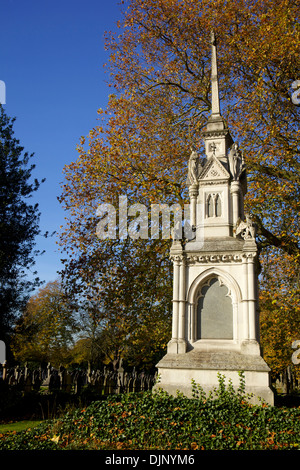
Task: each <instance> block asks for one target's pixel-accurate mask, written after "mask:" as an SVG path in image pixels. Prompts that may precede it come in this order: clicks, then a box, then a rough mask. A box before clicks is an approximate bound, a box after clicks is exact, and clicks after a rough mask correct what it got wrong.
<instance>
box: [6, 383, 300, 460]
mask: <svg viewBox="0 0 300 470" xmlns="http://www.w3.org/2000/svg"><path fill="white" fill-rule="evenodd" d="M193 386H194V397H193V398H191V399H188V398H186V397H184V396H183V395H181V394H178V395H177V396H176V397H173V396H170V395H168V394H167V393H166V392H163V391H155V392H153V393H152V392H144V393H130V394H123V395H111V396H109V397H108V398H107V399H106V400H101V401H95V402H93V403H91V404H90V405H89V406H86V407H79V408H76V409H75V410H70V411H69V412H66V413H65V414H64V415H63V416H62V417H60V418H57V419H54V420H49V421H44V422H42V423H41V424H39V425H38V426H36V427H35V428H34V429H33V428H31V429H29V428H28V429H25V430H23V431H18V432H16V431H13V432H7V433H3V434H2V435H0V449H1V450H6V449H9V450H35V449H37V450H44V449H47V450H154V449H157V450H192V451H194V450H275V449H276V450H295V449H300V407H298V408H291V409H290V408H286V407H281V408H277V407H272V406H269V405H267V404H264V403H262V404H261V405H259V406H258V405H256V406H255V405H250V404H249V401H248V400H247V396H246V395H245V393H244V385H243V377H241V386H240V388H239V389H238V390H237V391H235V390H233V387H232V386H231V384H229V385H228V386H226V387H225V382H224V378H223V377H222V376H220V377H219V388H218V389H217V390H216V391H215V393H214V396H211V395H209V396H205V394H204V393H203V391H202V390H201V387H199V386H198V385H197V384H193Z"/></svg>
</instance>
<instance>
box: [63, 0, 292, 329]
mask: <svg viewBox="0 0 300 470" xmlns="http://www.w3.org/2000/svg"><path fill="white" fill-rule="evenodd" d="M123 3H124V4H126V7H127V8H126V9H124V13H123V20H122V21H120V22H119V24H118V31H117V32H116V33H115V34H108V35H107V41H106V46H107V49H108V51H109V53H110V60H109V64H108V70H109V72H110V86H111V87H112V89H113V94H111V95H110V98H109V103H108V106H107V109H106V110H99V116H100V120H101V122H100V125H99V126H97V127H95V128H94V129H92V130H91V132H90V134H89V135H88V136H87V137H83V138H82V139H81V143H80V145H79V146H78V152H79V157H78V159H77V161H76V162H74V163H72V164H71V165H68V166H67V167H66V168H65V182H64V186H63V192H62V196H61V198H60V200H61V202H62V204H63V205H64V207H65V209H66V210H67V211H68V212H69V218H68V224H67V225H66V226H65V227H64V231H63V232H62V234H61V239H60V240H61V245H62V247H64V248H65V250H66V253H67V255H68V257H67V258H66V269H65V277H64V280H65V282H66V284H67V285H68V287H69V288H70V289H71V290H72V289H73V290H75V291H76V289H81V292H82V293H83V292H88V291H89V292H90V291H91V289H92V291H93V295H94V296H95V299H98V301H99V302H104V304H105V306H106V308H105V309H104V310H103V312H106V313H105V314H107V318H109V313H108V312H111V310H110V309H109V306H111V307H112V309H113V311H114V312H115V313H117V312H118V313H119V315H120V320H121V321H122V322H123V321H125V319H129V323H128V325H130V331H131V334H132V335H134V333H133V332H134V331H135V330H134V329H133V324H132V323H130V322H131V321H132V320H134V319H135V312H139V313H140V317H138V318H145V316H144V315H145V312H146V311H147V306H146V305H145V302H146V303H147V301H148V300H149V299H150V298H152V296H154V297H153V299H154V303H153V304H152V305H153V306H155V308H156V307H157V306H158V305H160V306H161V308H162V309H166V310H167V311H168V313H169V312H170V307H167V306H170V303H171V302H170V300H171V282H167V281H166V279H167V276H169V279H171V276H170V265H169V263H168V261H167V253H168V250H169V245H170V240H157V239H154V240H153V239H151V238H150V235H149V239H148V240H128V238H127V239H126V240H125V242H124V240H120V239H118V238H117V239H114V240H111V239H106V240H99V239H97V237H96V235H95V231H96V225H97V223H98V222H99V220H98V219H97V217H96V209H97V207H98V205H99V204H100V203H103V202H106V203H111V204H113V205H114V206H115V207H118V200H119V196H120V195H126V196H127V197H128V203H129V204H132V203H135V202H138V203H143V204H145V205H147V206H148V207H150V205H151V204H152V203H158V202H164V203H166V204H172V203H174V202H176V203H179V204H181V205H182V204H183V203H184V202H188V199H187V188H186V185H185V181H186V174H187V161H188V157H189V154H190V148H191V145H193V146H194V147H196V148H197V149H198V151H199V153H200V154H201V152H202V151H203V148H202V136H201V131H202V130H203V128H204V126H205V124H206V120H207V117H208V115H209V111H210V43H209V42H210V41H209V38H210V32H211V30H214V32H215V34H216V37H217V40H218V62H219V64H218V65H219V74H220V90H221V104H222V114H223V116H224V118H225V119H226V120H227V123H228V126H229V128H230V131H231V134H232V135H233V137H234V139H237V140H238V141H239V145H240V148H241V149H242V150H243V152H244V155H245V158H246V161H247V166H248V179H249V182H248V194H247V200H246V204H247V208H248V210H250V211H251V213H252V214H253V216H254V217H255V220H256V223H257V227H258V241H259V247H260V254H261V263H262V274H261V282H262V286H263V290H264V292H266V289H267V286H268V285H270V283H271V284H272V276H271V277H270V276H269V277H268V269H269V268H268V269H267V268H266V263H268V259H269V258H268V256H269V253H270V252H271V253H272V256H273V257H274V258H273V259H274V260H275V259H279V257H281V258H282V259H285V260H288V262H287V264H291V265H292V266H293V270H294V272H295V273H296V278H297V273H298V271H299V233H300V232H299V177H298V175H299V157H298V155H299V133H300V126H299V124H300V123H299V121H300V119H299V108H297V107H296V106H295V105H294V104H293V103H292V101H291V92H292V89H291V85H292V83H293V82H294V80H295V79H297V78H298V77H297V76H298V75H299V52H300V41H299V39H300V28H299V2H298V1H296V2H295V1H293V2H292V1H291V0H279V1H276V2H275V1H274V0H258V1H257V0H255V1H254V0H237V1H236V2H228V1H226V0H217V1H215V2H213V3H212V2H211V1H209V0H202V1H197V2H195V1H191V0H158V1H157V0H155V1H154V0H148V1H147V2H141V1H140V0H130V1H128V2H123ZM117 220H118V219H117ZM118 228H119V227H118ZM129 247H130V248H129ZM147 261H148V270H146V273H147V274H149V276H150V277H149V279H150V278H151V276H153V277H152V278H151V282H152V283H153V282H154V283H155V288H156V289H157V292H158V295H157V296H156V294H155V292H156V291H155V289H152V290H151V287H150V286H151V283H147V276H146V278H145V277H144V276H143V273H144V272H145V271H144V267H145V266H146V265H147ZM283 266H284V264H283V265H280V263H279V264H278V263H275V264H274V265H272V268H271V271H272V270H273V271H274V275H273V278H274V279H275V278H276V274H275V273H277V275H278V276H279V277H280V279H282V280H284V279H285V278H286V273H285V271H284V269H283ZM120 267H122V268H121V270H120ZM131 267H132V269H131ZM122 270H123V271H122ZM120 273H122V274H121V277H120ZM151 273H152V274H151ZM139 274H141V275H140V276H139ZM272 285H273V286H274V289H275V284H272ZM280 286H281V284H279V285H278V284H277V285H276V289H279V290H278V295H279V296H281V299H284V297H285V296H286V295H287V291H286V289H284V288H281V287H280ZM149 288H150V290H148V289H149ZM290 291H291V292H292V294H291V296H290V298H289V300H290V302H292V304H293V306H294V310H295V315H296V316H297V315H299V309H298V304H297V302H298V298H299V285H298V283H292V284H291V285H290ZM140 292H142V293H143V298H142V299H139V293H140ZM128 299H132V303H131V301H130V303H128ZM116 302H117V303H116ZM264 305H265V306H266V305H267V303H265V304H264ZM133 306H135V307H136V308H135V309H134V310H132V307H133ZM132 313H133V315H132ZM287 314H288V312H286V311H284V313H283V312H282V315H287ZM155 320H156V319H155V316H154V315H153V318H152V322H153V323H152V324H155ZM126 321H127V320H126ZM158 324H159V321H158ZM163 325H164V326H166V325H169V323H168V321H167V320H166V321H165V322H163ZM164 326H163V328H164ZM147 328H151V326H150V324H147ZM136 331H138V330H136ZM265 334H266V335H268V330H267V329H265Z"/></svg>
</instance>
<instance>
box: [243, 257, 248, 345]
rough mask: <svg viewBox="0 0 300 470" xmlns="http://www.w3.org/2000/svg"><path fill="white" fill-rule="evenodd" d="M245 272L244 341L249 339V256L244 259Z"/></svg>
mask: <svg viewBox="0 0 300 470" xmlns="http://www.w3.org/2000/svg"><path fill="white" fill-rule="evenodd" d="M242 264H243V272H242V276H243V277H242V283H243V284H242V285H243V334H244V338H243V339H244V340H248V339H249V312H248V262H247V255H243V258H242Z"/></svg>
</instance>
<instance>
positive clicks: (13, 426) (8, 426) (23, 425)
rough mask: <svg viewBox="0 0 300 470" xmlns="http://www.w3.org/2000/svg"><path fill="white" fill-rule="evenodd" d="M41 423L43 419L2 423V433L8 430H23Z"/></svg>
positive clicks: (0, 429) (0, 427)
mask: <svg viewBox="0 0 300 470" xmlns="http://www.w3.org/2000/svg"><path fill="white" fill-rule="evenodd" d="M40 423H41V421H37V420H35V421H32V420H23V421H17V422H14V423H5V424H0V434H3V433H6V432H12V431H16V432H19V431H23V430H24V429H28V428H30V429H32V428H34V427H36V426H38V425H39V424H40Z"/></svg>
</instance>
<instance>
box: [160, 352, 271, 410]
mask: <svg viewBox="0 0 300 470" xmlns="http://www.w3.org/2000/svg"><path fill="white" fill-rule="evenodd" d="M245 349H247V347H246V348H245ZM253 349H254V350H255V349H256V346H255V345H254V348H253ZM250 350H251V345H250ZM252 352H253V351H252ZM157 366H158V368H159V378H160V380H159V382H158V383H157V384H156V385H155V387H154V389H158V388H163V389H164V390H165V391H167V392H168V393H170V394H171V395H176V393H177V391H179V392H181V393H183V394H184V395H185V396H187V397H188V398H192V380H194V381H195V382H196V383H197V384H199V385H201V387H202V389H203V390H204V392H205V393H206V394H208V393H209V392H210V391H212V390H213V389H214V388H218V385H219V380H218V373H220V374H221V375H224V376H225V378H226V383H228V381H229V379H231V381H232V385H233V387H234V388H238V387H239V385H240V377H239V374H238V371H243V372H244V377H245V391H246V393H250V394H253V396H252V398H251V399H250V402H251V403H253V404H261V400H260V399H262V400H263V401H265V402H266V403H268V404H270V405H274V395H273V392H272V390H271V389H270V383H269V371H270V369H269V367H268V366H267V364H266V363H265V361H264V360H263V359H262V358H261V356H260V355H258V354H254V355H253V354H248V353H246V354H243V353H241V352H239V351H234V350H231V351H229V350H228V349H225V348H224V346H223V348H221V349H219V350H218V349H217V348H216V349H215V350H213V351H212V350H210V351H205V350H197V349H193V350H191V351H188V352H186V353H184V354H167V355H166V356H165V357H163V359H162V360H161V361H160V362H159V364H158V365H157Z"/></svg>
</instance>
